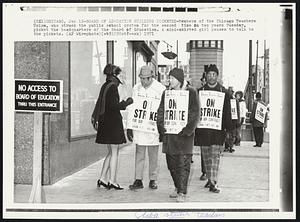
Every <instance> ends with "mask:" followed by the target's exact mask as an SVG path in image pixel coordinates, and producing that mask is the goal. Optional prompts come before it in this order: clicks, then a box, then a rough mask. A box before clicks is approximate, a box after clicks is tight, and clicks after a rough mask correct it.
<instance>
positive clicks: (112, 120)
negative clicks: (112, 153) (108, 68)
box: [92, 76, 126, 144]
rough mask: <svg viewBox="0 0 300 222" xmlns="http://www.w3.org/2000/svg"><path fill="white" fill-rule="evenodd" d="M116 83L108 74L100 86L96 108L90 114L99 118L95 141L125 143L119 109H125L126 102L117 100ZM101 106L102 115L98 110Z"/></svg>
mask: <svg viewBox="0 0 300 222" xmlns="http://www.w3.org/2000/svg"><path fill="white" fill-rule="evenodd" d="M118 84H119V83H118V82H117V81H116V79H115V78H114V77H113V76H108V78H107V79H106V82H105V83H104V84H103V85H102V87H101V90H100V93H99V97H98V100H97V103H96V108H95V111H94V113H93V115H92V116H95V118H97V119H99V123H98V130H97V137H96V143H100V144H122V143H126V138H125V134H124V128H123V122H122V116H121V113H120V110H125V109H126V102H125V101H121V102H120V101H119V100H120V98H119V93H118ZM104 92H105V93H104ZM104 94H105V95H104ZM103 105H105V107H103ZM101 108H102V109H104V112H103V114H102V115H101V114H100V112H99V110H100V109H101ZM97 110H98V111H97ZM96 113H98V114H96Z"/></svg>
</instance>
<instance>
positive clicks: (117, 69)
mask: <svg viewBox="0 0 300 222" xmlns="http://www.w3.org/2000/svg"><path fill="white" fill-rule="evenodd" d="M121 71H122V69H121V68H120V67H119V66H115V69H114V74H115V75H119V74H120V72H121Z"/></svg>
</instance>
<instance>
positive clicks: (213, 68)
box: [207, 64, 219, 75]
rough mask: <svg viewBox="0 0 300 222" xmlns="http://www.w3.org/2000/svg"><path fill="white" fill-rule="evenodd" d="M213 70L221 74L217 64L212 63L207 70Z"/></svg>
mask: <svg viewBox="0 0 300 222" xmlns="http://www.w3.org/2000/svg"><path fill="white" fill-rule="evenodd" d="M210 71H213V72H215V73H217V75H219V70H218V68H217V66H216V65H215V64H210V65H209V66H208V68H207V72H210Z"/></svg>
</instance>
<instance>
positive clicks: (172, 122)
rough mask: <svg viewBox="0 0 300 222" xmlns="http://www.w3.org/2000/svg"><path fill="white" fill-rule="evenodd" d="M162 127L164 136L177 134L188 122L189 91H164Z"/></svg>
mask: <svg viewBox="0 0 300 222" xmlns="http://www.w3.org/2000/svg"><path fill="white" fill-rule="evenodd" d="M164 106H165V113H164V125H165V129H166V134H178V133H179V132H180V131H181V130H182V128H183V127H185V126H186V124H187V121H188V114H189V113H188V108H189V91H187V90H166V91H165V104H164Z"/></svg>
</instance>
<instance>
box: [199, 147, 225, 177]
mask: <svg viewBox="0 0 300 222" xmlns="http://www.w3.org/2000/svg"><path fill="white" fill-rule="evenodd" d="M222 147H223V146H221V145H211V146H201V155H203V161H204V166H205V169H206V175H207V178H208V179H210V180H211V181H216V182H217V181H218V172H219V165H220V154H221V149H222Z"/></svg>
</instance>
